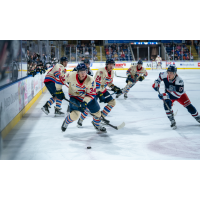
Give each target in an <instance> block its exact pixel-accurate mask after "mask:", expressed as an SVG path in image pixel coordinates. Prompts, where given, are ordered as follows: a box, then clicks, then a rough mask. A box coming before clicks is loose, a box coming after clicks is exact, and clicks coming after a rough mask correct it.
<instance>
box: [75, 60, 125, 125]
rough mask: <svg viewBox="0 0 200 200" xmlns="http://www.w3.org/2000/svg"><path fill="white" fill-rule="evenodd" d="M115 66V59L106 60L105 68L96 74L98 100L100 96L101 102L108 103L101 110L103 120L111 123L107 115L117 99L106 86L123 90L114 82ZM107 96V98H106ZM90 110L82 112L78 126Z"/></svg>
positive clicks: (118, 90) (114, 89)
mask: <svg viewBox="0 0 200 200" xmlns="http://www.w3.org/2000/svg"><path fill="white" fill-rule="evenodd" d="M114 67H115V61H114V60H113V59H108V60H107V61H106V66H105V68H101V69H99V70H98V71H97V72H96V74H95V76H94V80H95V82H96V92H97V96H96V97H95V98H96V100H97V99H98V98H99V101H100V103H102V102H103V103H107V105H106V106H105V107H104V109H103V111H102V112H101V117H102V120H103V121H104V122H105V123H109V121H108V120H107V119H105V117H106V116H107V115H108V114H109V113H110V111H111V110H112V108H113V107H114V106H115V105H116V101H115V99H113V97H112V96H111V95H110V93H109V92H108V91H107V89H106V87H107V86H108V87H111V90H112V91H114V92H116V93H117V94H120V93H121V92H122V91H121V89H120V88H118V87H117V86H115V85H114V84H113V83H112V82H113V77H114V72H113V68H114ZM105 97H107V98H105ZM88 112H89V110H88V109H86V110H85V112H83V113H81V116H80V118H79V120H78V123H77V124H78V127H82V123H83V120H84V119H85V118H86V117H87V115H88Z"/></svg>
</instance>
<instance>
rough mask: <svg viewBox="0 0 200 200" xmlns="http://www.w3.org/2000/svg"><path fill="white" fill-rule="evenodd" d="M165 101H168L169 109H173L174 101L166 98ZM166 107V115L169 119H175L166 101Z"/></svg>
mask: <svg viewBox="0 0 200 200" xmlns="http://www.w3.org/2000/svg"><path fill="white" fill-rule="evenodd" d="M165 102H166V103H167V105H168V107H169V109H170V110H171V107H172V102H171V100H165ZM163 103H164V102H163ZM164 109H165V112H166V115H167V117H168V119H169V121H172V120H174V117H173V115H172V114H171V113H170V111H169V110H168V108H167V106H166V105H165V103H164ZM171 111H172V113H173V110H171Z"/></svg>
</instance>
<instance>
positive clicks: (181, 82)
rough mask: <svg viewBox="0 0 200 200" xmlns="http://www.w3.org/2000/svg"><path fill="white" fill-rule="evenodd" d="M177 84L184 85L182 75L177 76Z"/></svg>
mask: <svg viewBox="0 0 200 200" xmlns="http://www.w3.org/2000/svg"><path fill="white" fill-rule="evenodd" d="M175 84H176V85H184V82H183V79H182V78H181V77H179V76H178V77H177V78H176V82H175Z"/></svg>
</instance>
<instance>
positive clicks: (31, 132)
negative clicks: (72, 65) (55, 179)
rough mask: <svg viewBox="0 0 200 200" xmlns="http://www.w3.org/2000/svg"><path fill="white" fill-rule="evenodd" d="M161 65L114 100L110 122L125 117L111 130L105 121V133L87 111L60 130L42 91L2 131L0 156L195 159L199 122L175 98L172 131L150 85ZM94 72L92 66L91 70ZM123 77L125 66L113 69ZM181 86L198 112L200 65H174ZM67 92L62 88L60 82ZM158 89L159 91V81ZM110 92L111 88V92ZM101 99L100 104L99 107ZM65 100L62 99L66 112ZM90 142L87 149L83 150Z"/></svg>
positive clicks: (116, 81)
mask: <svg viewBox="0 0 200 200" xmlns="http://www.w3.org/2000/svg"><path fill="white" fill-rule="evenodd" d="M160 71H162V70H148V77H147V78H146V79H145V80H144V81H143V82H138V83H137V84H136V85H135V86H134V87H133V88H131V90H130V92H129V93H128V99H127V100H124V98H123V96H121V97H119V98H118V99H116V101H117V104H116V106H115V107H114V108H113V109H112V111H111V113H110V114H109V115H108V117H107V119H108V120H110V123H111V124H113V125H119V124H121V123H122V122H125V124H126V125H125V127H124V128H122V129H120V130H115V129H113V128H111V127H109V126H105V127H106V128H107V132H106V133H99V132H97V131H96V130H95V129H94V127H93V125H92V124H91V121H92V117H91V116H88V117H87V118H86V119H85V121H84V122H83V128H77V122H74V123H72V124H70V125H69V126H68V129H67V130H66V132H64V133H63V132H62V131H61V125H62V123H63V120H64V117H55V116H54V108H53V106H52V107H51V110H50V112H51V113H50V114H49V115H48V116H47V115H45V114H44V113H43V112H42V111H41V107H42V106H43V105H44V104H45V102H46V101H47V100H48V99H49V98H50V93H49V92H48V91H47V90H46V91H45V92H44V93H43V94H42V95H41V96H40V98H39V99H38V100H37V101H36V103H35V104H34V105H33V106H32V107H31V108H30V110H29V111H28V112H27V113H26V114H25V115H24V117H23V118H22V120H20V122H19V123H18V124H17V125H16V126H15V127H14V129H12V131H11V132H10V133H9V134H8V135H7V136H6V138H5V139H4V143H3V152H2V156H1V159H11V160H199V159H200V124H199V123H198V122H197V121H196V120H195V119H194V118H193V117H192V116H191V115H190V114H189V113H188V112H187V110H186V109H185V108H184V107H183V106H182V105H180V104H179V103H178V102H175V103H174V106H173V110H174V112H176V111H178V112H177V115H176V116H175V119H176V122H177V129H176V130H171V128H170V122H169V120H168V118H167V116H166V114H165V111H164V108H163V102H162V100H160V99H159V98H158V94H157V92H155V91H154V90H153V88H152V84H153V82H154V80H155V79H156V78H157V77H158V74H159V72H160ZM94 73H95V71H94ZM116 73H117V75H120V76H126V75H125V74H126V70H121V71H120V70H117V71H116ZM178 75H179V76H180V77H181V78H183V80H184V85H185V91H186V93H187V94H188V96H189V98H190V100H191V102H192V104H193V105H194V106H195V107H196V109H197V110H198V112H199V113H200V104H199V102H200V70H178ZM114 84H115V85H117V86H118V87H120V88H123V87H124V86H125V78H118V77H115V78H114ZM63 90H64V91H65V92H66V93H65V94H66V97H68V94H67V88H66V87H65V86H63ZM160 91H161V92H162V91H164V85H163V83H162V84H161V89H160ZM111 93H112V92H111ZM104 105H105V104H104V103H101V104H100V106H101V109H102V108H103V107H104ZM67 106H68V103H67V102H66V101H63V104H62V109H63V111H64V112H65V113H66V110H67ZM88 146H90V147H91V149H87V147H88Z"/></svg>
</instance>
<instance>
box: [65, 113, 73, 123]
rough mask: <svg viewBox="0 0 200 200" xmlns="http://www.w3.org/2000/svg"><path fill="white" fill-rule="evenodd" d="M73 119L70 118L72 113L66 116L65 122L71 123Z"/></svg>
mask: <svg viewBox="0 0 200 200" xmlns="http://www.w3.org/2000/svg"><path fill="white" fill-rule="evenodd" d="M72 122H73V120H72V119H71V118H70V114H69V115H68V116H67V117H66V118H65V123H66V124H71V123H72Z"/></svg>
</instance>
